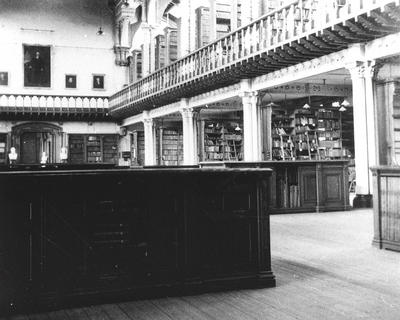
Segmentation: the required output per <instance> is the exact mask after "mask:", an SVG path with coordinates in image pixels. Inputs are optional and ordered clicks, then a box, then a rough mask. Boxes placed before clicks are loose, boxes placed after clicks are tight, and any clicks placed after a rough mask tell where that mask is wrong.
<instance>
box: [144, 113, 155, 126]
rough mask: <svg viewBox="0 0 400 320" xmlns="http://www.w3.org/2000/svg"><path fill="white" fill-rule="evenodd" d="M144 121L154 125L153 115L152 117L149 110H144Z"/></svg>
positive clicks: (146, 123)
mask: <svg viewBox="0 0 400 320" xmlns="http://www.w3.org/2000/svg"><path fill="white" fill-rule="evenodd" d="M142 122H143V123H144V124H145V125H153V123H154V120H153V118H152V117H150V114H149V111H143V119H142Z"/></svg>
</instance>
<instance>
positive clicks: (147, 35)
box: [142, 23, 152, 78]
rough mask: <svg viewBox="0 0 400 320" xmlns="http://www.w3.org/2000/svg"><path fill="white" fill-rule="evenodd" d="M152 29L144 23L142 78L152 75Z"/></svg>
mask: <svg viewBox="0 0 400 320" xmlns="http://www.w3.org/2000/svg"><path fill="white" fill-rule="evenodd" d="M150 30H151V27H150V26H149V25H148V24H147V23H142V32H143V49H142V77H143V78H144V77H146V76H147V75H149V74H150V72H151V71H150V70H151V69H150V60H151V59H152V58H151V50H150V45H151V31H150Z"/></svg>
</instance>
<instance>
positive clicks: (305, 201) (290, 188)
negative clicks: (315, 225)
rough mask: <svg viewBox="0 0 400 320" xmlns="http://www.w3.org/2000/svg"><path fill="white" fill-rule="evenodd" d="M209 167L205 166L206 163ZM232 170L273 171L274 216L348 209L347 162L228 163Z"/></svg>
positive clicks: (272, 197)
mask: <svg viewBox="0 0 400 320" xmlns="http://www.w3.org/2000/svg"><path fill="white" fill-rule="evenodd" d="M204 165H206V163H204ZM221 165H223V166H226V167H232V168H238V167H243V168H246V167H247V168H248V167H256V168H271V169H273V173H272V176H271V181H270V182H271V183H270V188H269V198H270V201H269V203H270V212H271V213H294V212H312V211H316V212H322V211H338V210H348V209H350V205H349V191H348V189H349V187H348V161H347V160H329V161H327V160H325V161H323V160H321V161H314V160H309V161H262V162H225V163H222V164H221Z"/></svg>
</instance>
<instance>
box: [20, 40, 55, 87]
mask: <svg viewBox="0 0 400 320" xmlns="http://www.w3.org/2000/svg"><path fill="white" fill-rule="evenodd" d="M23 50H24V86H25V87H50V75H51V63H50V58H51V56H50V47H49V46H31V45H23Z"/></svg>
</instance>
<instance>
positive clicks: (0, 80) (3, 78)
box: [0, 71, 8, 86]
mask: <svg viewBox="0 0 400 320" xmlns="http://www.w3.org/2000/svg"><path fill="white" fill-rule="evenodd" d="M0 86H8V72H4V71H1V72H0Z"/></svg>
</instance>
